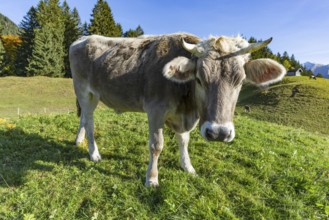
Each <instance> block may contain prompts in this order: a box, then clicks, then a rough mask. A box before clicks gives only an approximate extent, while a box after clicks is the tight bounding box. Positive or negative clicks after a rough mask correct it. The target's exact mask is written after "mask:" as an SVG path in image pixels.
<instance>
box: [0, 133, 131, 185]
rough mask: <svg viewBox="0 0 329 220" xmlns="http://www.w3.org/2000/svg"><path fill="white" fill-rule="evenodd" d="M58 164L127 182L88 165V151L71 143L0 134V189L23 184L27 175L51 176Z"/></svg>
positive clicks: (40, 137) (30, 135)
mask: <svg viewBox="0 0 329 220" xmlns="http://www.w3.org/2000/svg"><path fill="white" fill-rule="evenodd" d="M103 156H104V157H103V158H106V159H115V160H121V161H123V160H129V158H125V157H121V156H120V155H106V154H104V155H103ZM58 164H62V165H64V166H74V167H76V168H78V169H79V170H85V169H89V168H90V167H92V168H93V169H96V170H97V171H98V172H100V173H103V174H105V175H109V176H111V175H112V176H117V177H119V178H122V179H123V180H127V179H130V178H131V177H129V176H126V175H123V174H120V173H117V172H111V171H108V170H106V169H105V168H103V167H102V166H100V165H98V164H94V163H92V162H91V161H89V154H88V150H86V149H83V148H79V147H76V146H75V143H74V142H73V141H72V142H71V141H66V140H56V139H52V138H45V137H42V136H40V135H39V134H36V133H26V132H24V131H23V130H22V129H21V128H12V129H8V130H5V131H4V130H0V187H18V186H21V185H23V184H24V183H25V182H26V181H25V178H26V175H27V173H28V172H29V171H33V170H37V171H40V172H51V171H52V170H53V169H54V167H55V166H56V165H58Z"/></svg>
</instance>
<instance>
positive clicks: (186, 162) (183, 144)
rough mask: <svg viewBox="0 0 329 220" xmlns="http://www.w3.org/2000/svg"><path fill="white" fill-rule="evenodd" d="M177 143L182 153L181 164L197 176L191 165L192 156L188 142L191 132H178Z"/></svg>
mask: <svg viewBox="0 0 329 220" xmlns="http://www.w3.org/2000/svg"><path fill="white" fill-rule="evenodd" d="M176 137H177V141H178V144H179V151H180V163H181V166H182V168H183V169H184V170H185V171H186V172H188V173H191V174H193V175H195V174H196V173H195V170H194V168H193V166H192V164H191V160H190V156H189V153H188V142H189V140H190V132H189V131H187V132H184V133H177V132H176Z"/></svg>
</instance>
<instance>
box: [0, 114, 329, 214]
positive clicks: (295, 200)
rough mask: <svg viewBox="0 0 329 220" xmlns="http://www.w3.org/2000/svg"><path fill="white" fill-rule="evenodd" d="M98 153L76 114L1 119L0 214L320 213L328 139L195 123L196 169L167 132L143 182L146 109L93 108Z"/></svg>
mask: <svg viewBox="0 0 329 220" xmlns="http://www.w3.org/2000/svg"><path fill="white" fill-rule="evenodd" d="M95 124H96V126H95V127H96V140H97V142H98V145H99V147H100V152H101V154H102V156H103V160H102V162H100V163H97V164H94V163H92V162H91V161H89V159H88V154H87V147H86V146H84V147H79V148H77V147H75V146H74V138H75V133H76V129H77V126H78V119H77V118H76V117H75V114H73V113H71V114H62V115H51V116H29V117H22V118H20V119H19V120H16V121H8V120H7V121H4V120H2V122H0V174H1V176H0V204H1V206H0V218H1V219H22V218H23V217H25V218H26V219H28V218H30V219H31V218H33V217H35V218H36V219H111V218H119V219H126V218H128V219H148V218H151V219H216V218H222V219H236V218H240V219H325V218H326V217H328V214H329V202H328V196H329V172H328V170H329V162H328V158H329V148H328V146H329V139H328V138H326V137H324V136H319V135H315V134H312V133H309V132H305V131H303V130H300V129H293V128H288V127H284V126H279V125H275V124H271V123H268V122H259V121H255V120H253V119H249V118H248V117H245V116H241V115H238V116H237V118H236V131H237V137H236V139H235V141H234V142H233V143H230V144H224V143H206V142H205V141H204V140H203V139H202V138H201V137H200V135H199V134H198V132H197V131H195V132H194V133H193V135H192V138H191V144H190V146H191V147H190V154H191V159H192V163H193V164H194V167H195V168H196V171H197V173H198V177H195V178H194V177H191V176H190V175H188V174H186V173H184V172H183V171H182V170H181V169H180V168H179V159H178V158H179V155H178V146H177V144H176V142H175V138H174V135H173V133H171V132H169V131H168V130H166V133H165V146H166V147H165V149H164V151H163V153H162V155H161V157H160V162H159V167H160V176H159V178H160V185H161V186H160V187H159V188H158V189H150V188H145V187H144V185H143V184H144V176H145V172H146V168H147V163H148V150H147V139H148V138H147V122H146V117H145V115H144V114H133V113H125V114H123V115H116V114H114V113H113V112H112V111H108V110H107V111H104V110H98V111H97V112H96V119H95Z"/></svg>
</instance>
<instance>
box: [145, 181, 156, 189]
mask: <svg viewBox="0 0 329 220" xmlns="http://www.w3.org/2000/svg"><path fill="white" fill-rule="evenodd" d="M145 186H147V187H154V188H155V187H158V186H159V183H158V182H157V181H151V180H149V181H147V180H146V182H145Z"/></svg>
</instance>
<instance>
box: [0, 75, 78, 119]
mask: <svg viewBox="0 0 329 220" xmlns="http://www.w3.org/2000/svg"><path fill="white" fill-rule="evenodd" d="M0 94H1V95H0V117H2V118H12V117H18V110H17V109H18V108H19V114H20V115H27V114H40V113H45V112H46V113H52V112H68V111H72V110H75V94H74V91H73V85H72V80H71V79H63V78H47V77H30V78H23V77H0Z"/></svg>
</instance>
